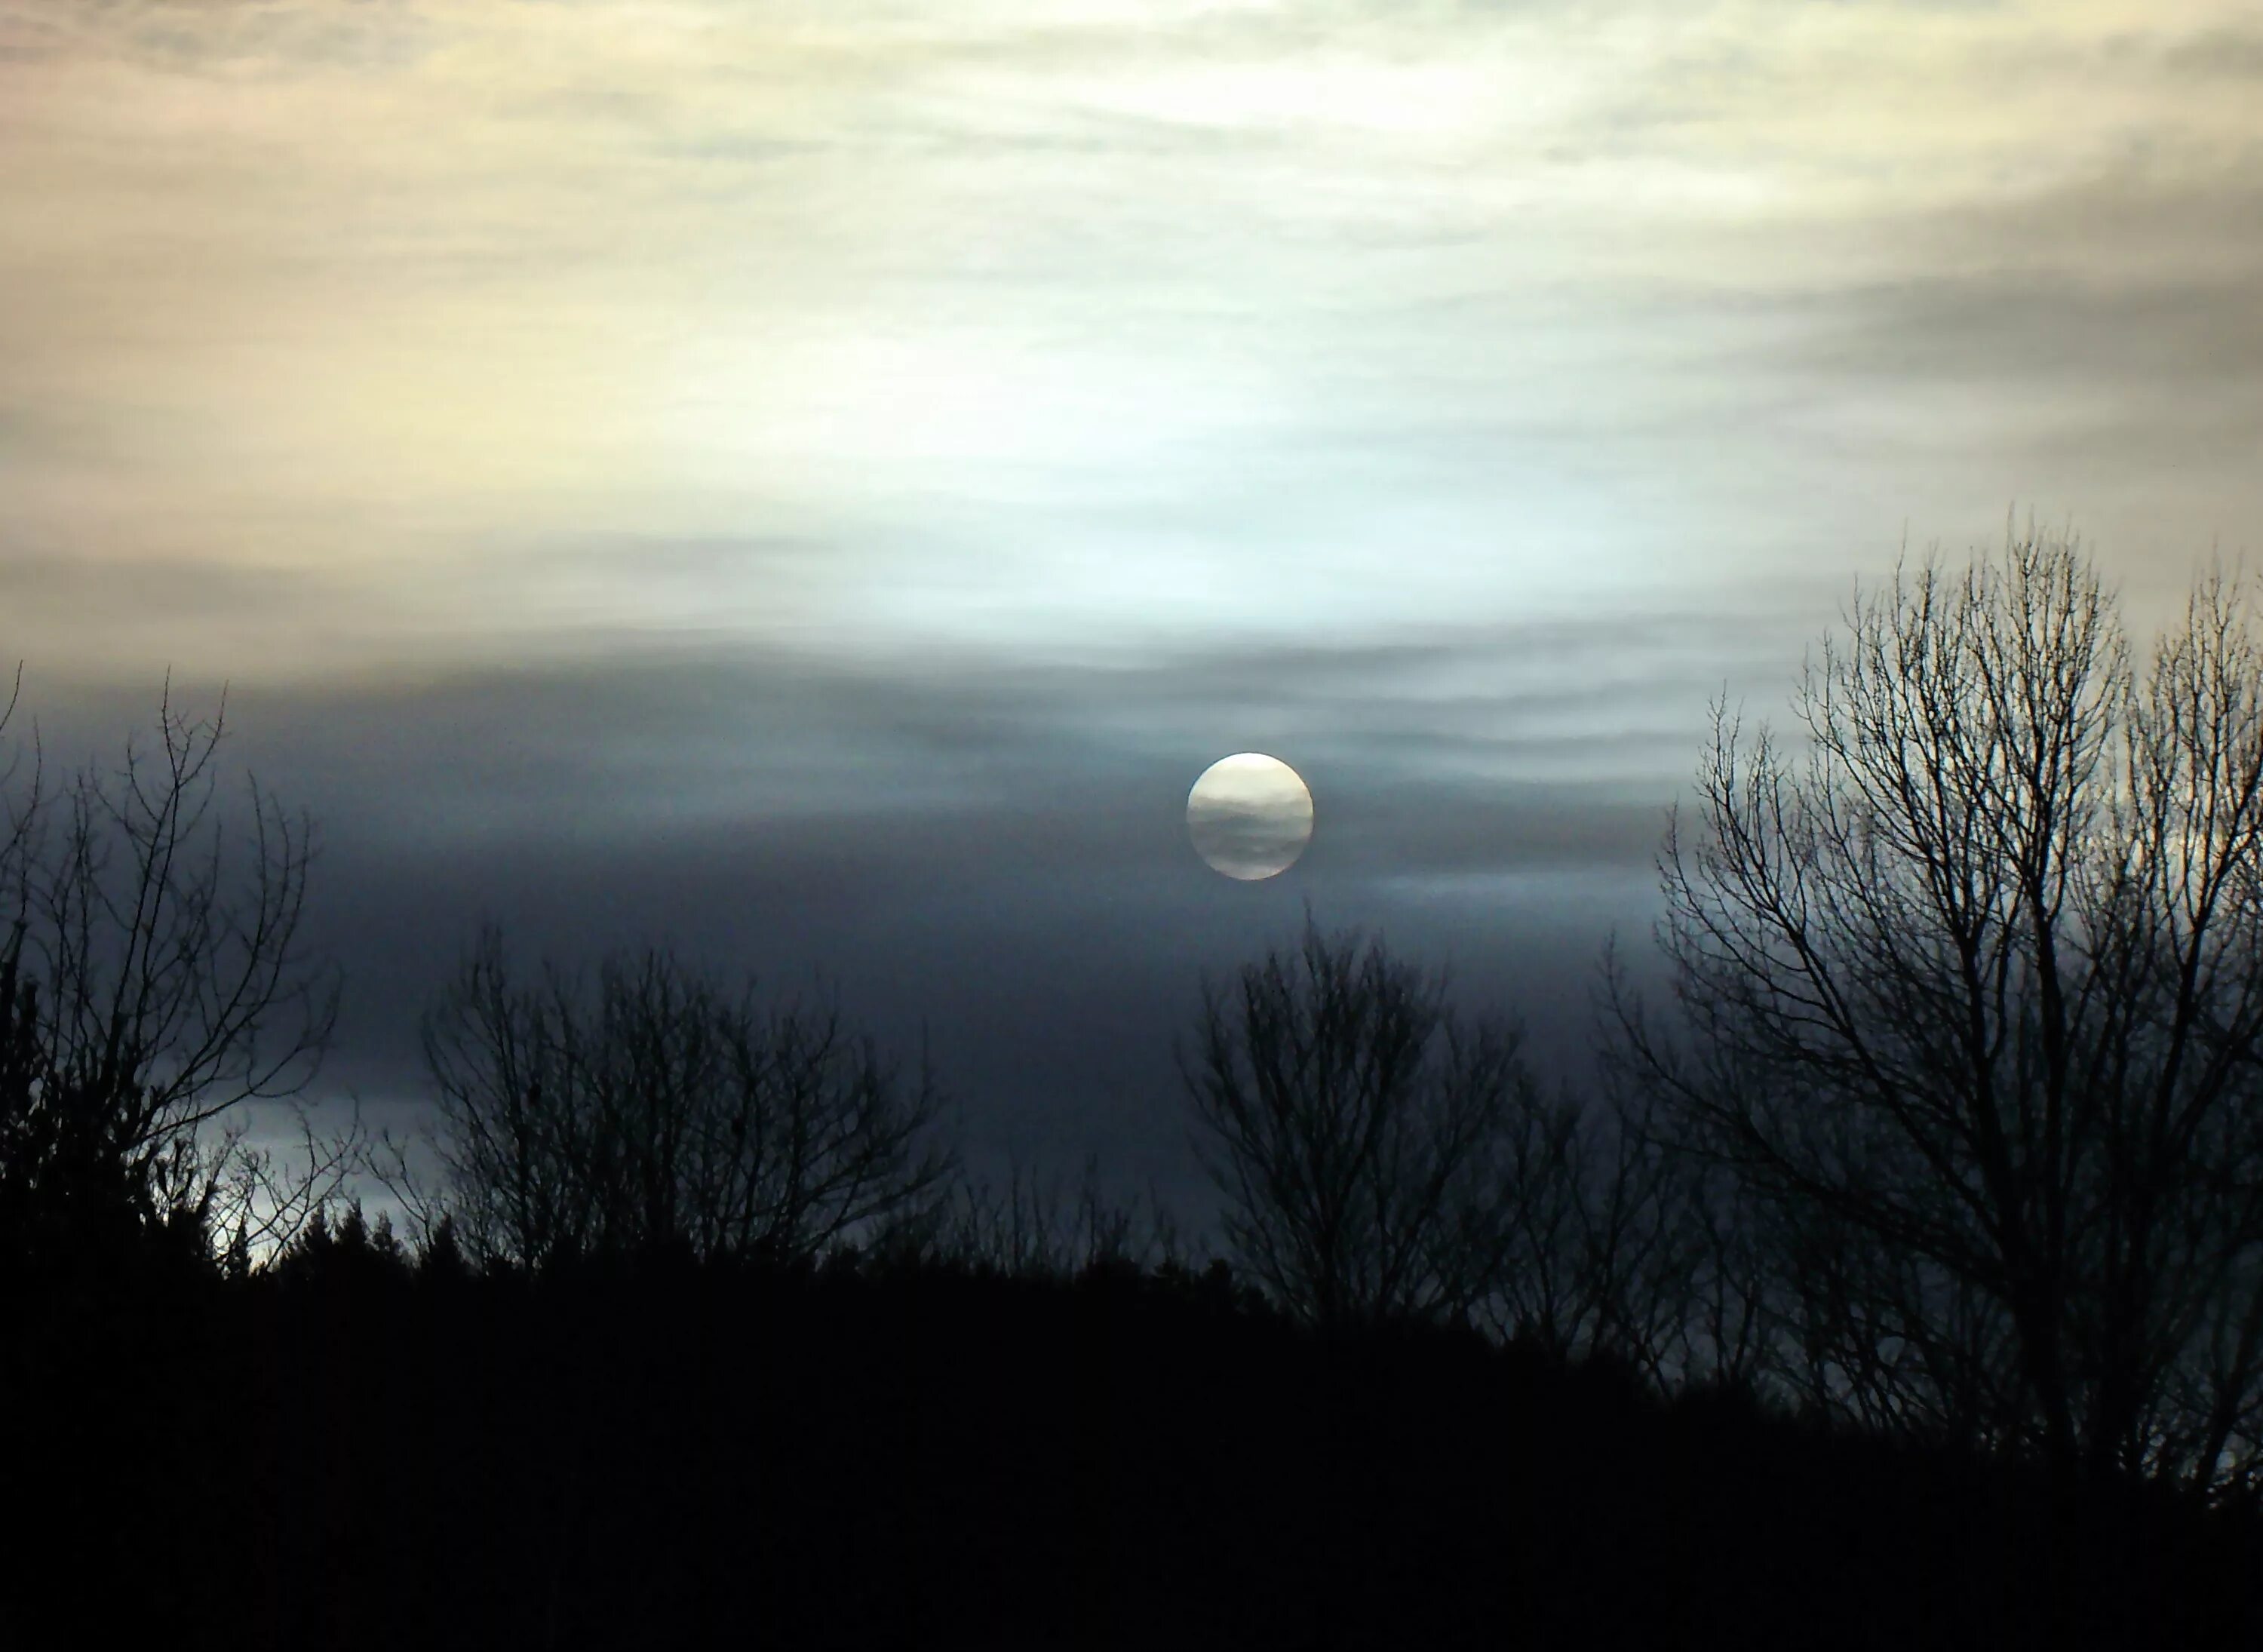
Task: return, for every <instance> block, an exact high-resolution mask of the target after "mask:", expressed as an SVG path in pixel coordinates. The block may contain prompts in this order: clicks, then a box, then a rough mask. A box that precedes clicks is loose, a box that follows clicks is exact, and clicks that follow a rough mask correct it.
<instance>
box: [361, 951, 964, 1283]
mask: <svg viewBox="0 0 2263 1652" xmlns="http://www.w3.org/2000/svg"><path fill="white" fill-rule="evenodd" d="M423 1037H424V1054H425V1061H426V1066H427V1069H428V1071H429V1072H430V1076H431V1080H432V1083H433V1088H434V1091H435V1094H436V1097H437V1101H438V1105H439V1114H440V1123H439V1127H438V1129H437V1133H436V1135H435V1139H434V1141H433V1142H432V1146H433V1148H434V1149H435V1150H436V1152H437V1157H438V1160H439V1163H440V1165H441V1170H442V1178H441V1181H440V1184H439V1185H437V1186H432V1185H427V1184H426V1183H424V1182H421V1181H420V1180H419V1179H418V1178H417V1177H416V1176H414V1175H412V1174H411V1173H410V1171H411V1169H412V1167H411V1166H410V1165H409V1163H408V1153H407V1150H406V1147H405V1144H400V1143H394V1144H392V1154H393V1157H392V1162H391V1166H390V1172H389V1174H388V1176H387V1180H388V1181H389V1182H391V1183H392V1185H394V1191H395V1192H396V1193H398V1194H400V1195H401V1197H402V1199H403V1201H404V1203H405V1204H407V1205H408V1206H409V1209H410V1213H411V1218H412V1221H413V1222H414V1224H415V1226H416V1228H417V1229H418V1230H419V1234H418V1236H419V1237H420V1238H423V1237H429V1235H430V1232H431V1231H432V1230H433V1229H434V1228H436V1227H437V1222H438V1221H439V1220H440V1219H441V1218H442V1217H443V1216H444V1215H446V1216H452V1217H453V1218H454V1222H455V1231H456V1233H457V1235H458V1236H459V1238H460V1239H461V1241H462V1243H464V1244H465V1245H466V1247H467V1248H468V1249H469V1250H471V1251H472V1253H473V1254H474V1257H477V1258H479V1259H481V1260H482V1261H490V1262H492V1261H509V1262H513V1263H519V1264H528V1265H531V1266H536V1267H543V1266H548V1265H552V1264H556V1263H559V1262H561V1261H567V1260H570V1259H573V1258H575V1257H583V1256H589V1255H592V1254H596V1253H602V1252H623V1251H639V1250H655V1249H669V1248H677V1249H683V1250H690V1251H691V1252H693V1253H695V1254H698V1255H701V1256H712V1257H725V1256H729V1257H764V1258H769V1259H771V1260H778V1261H795V1260H803V1259H807V1258H810V1257H815V1256H816V1255H817V1254H819V1253H820V1252H821V1250H824V1249H825V1248H826V1247H827V1246H828V1245H829V1244H831V1243H834V1242H835V1240H836V1239H837V1238H840V1237H841V1236H842V1235H846V1234H848V1233H850V1232H851V1231H853V1230H856V1229H857V1228H860V1227H861V1226H862V1225H864V1224H867V1223H872V1222H878V1221H885V1220H886V1219H889V1218H891V1217H893V1216H896V1215H898V1214H901V1213H903V1212H905V1211H907V1210H908V1209H911V1208H914V1207H915V1206H919V1205H920V1204H921V1203H922V1201H924V1200H928V1199H932V1198H934V1197H936V1195H937V1194H938V1193H939V1192H940V1190H941V1189H942V1187H943V1185H944V1183H945V1181H946V1179H947V1178H948V1177H949V1175H950V1173H951V1168H952V1158H951V1154H950V1153H949V1152H948V1151H947V1150H945V1149H944V1148H941V1147H939V1146H937V1145H936V1143H935V1141H934V1127H935V1125H936V1120H937V1119H938V1117H939V1115H940V1111H941V1105H942V1104H941V1098H940V1095H939V1093H938V1091H937V1090H936V1086H935V1083H934V1081H933V1077H932V1075H931V1074H930V1073H929V1071H928V1070H927V1069H926V1068H925V1065H924V1063H922V1069H921V1070H920V1072H919V1074H918V1076H916V1078H915V1080H913V1081H912V1082H911V1083H908V1084H907V1083H903V1082H902V1081H901V1080H900V1078H899V1076H898V1074H897V1072H896V1070H895V1069H893V1066H892V1065H891V1064H890V1063H889V1062H888V1061H886V1059H885V1058H884V1057H883V1056H882V1054H880V1052H879V1050H878V1047H877V1046H876V1045H875V1044H874V1043H873V1041H872V1040H871V1039H869V1038H867V1037H864V1036H863V1035H860V1034H858V1033H857V1032H853V1031H852V1030H851V1029H850V1026H849V1025H847V1024H846V1022H844V1020H843V1019H842V1016H841V1014H840V1011H839V1010H838V1008H837V1007H836V1006H835V1005H832V1004H817V1005H809V1004H782V1005H777V1006H774V1007H767V1008H766V1007H764V1006H763V1004H762V1003H761V1002H760V1001H759V1000H758V999H757V997H756V993H755V989H754V987H753V985H752V983H748V984H747V985H746V986H744V987H742V988H740V989H735V990H733V989H726V988H724V987H722V986H720V985H719V984H717V983H716V982H714V981H712V980H711V979H709V978H708V977H706V976H705V975H700V974H698V973H697V972H695V971H693V970H691V969H690V968H688V967H686V966H684V965H683V964H682V963H681V962H679V961H678V960H676V959H675V958H674V957H673V956H672V955H670V954H669V953H666V952H664V951H662V950H658V949H651V950H647V951H645V952H643V953H639V954H635V955H633V956H631V955H614V956H611V957H608V958H607V959H605V960H604V961H603V963H602V964H601V965H600V967H599V968H598V971H597V975H596V988H595V991H594V993H592V992H591V991H590V990H589V989H588V986H587V983H586V982H584V981H583V980H582V978H581V977H578V976H576V975H571V974H568V973H567V972H566V971H563V970H561V969H560V968H558V967H555V966H546V967H544V968H543V970H542V971H541V974H540V978H539V981H538V982H534V983H532V984H522V983H521V982H519V981H518V980H517V978H515V976H514V975H513V974H512V970H511V967H510V961H509V960H508V958H507V956H506V953H505V950H504V947H503V943H502V936H501V934H500V932H499V931H496V930H495V929H494V928H492V927H490V928H488V929H487V930H486V931H483V932H482V933H481V936H480V938H479V939H478V941H477V943H476V944H475V945H474V947H473V949H472V951H471V953H469V955H468V956H467V957H466V959H465V960H464V963H463V965H462V967H461V968H460V969H459V971H458V973H457V975H456V977H455V978H454V980H453V981H452V982H451V983H450V984H449V986H448V988H447V989H445V992H444V993H443V994H442V995H441V996H440V998H439V1000H438V1002H437V1004H436V1005H435V1006H434V1008H433V1009H432V1011H430V1013H429V1014H428V1015H427V1016H426V1018H425V1020H424V1032H423Z"/></svg>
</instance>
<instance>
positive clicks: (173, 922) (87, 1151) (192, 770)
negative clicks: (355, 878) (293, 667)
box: [0, 695, 341, 1267]
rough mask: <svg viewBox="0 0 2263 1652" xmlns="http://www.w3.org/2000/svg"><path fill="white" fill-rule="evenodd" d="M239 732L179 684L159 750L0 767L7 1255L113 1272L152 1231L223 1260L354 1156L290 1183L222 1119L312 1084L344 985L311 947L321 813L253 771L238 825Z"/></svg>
mask: <svg viewBox="0 0 2263 1652" xmlns="http://www.w3.org/2000/svg"><path fill="white" fill-rule="evenodd" d="M13 709H14V702H13V700H12V699H11V702H10V706H9V707H8V711H9V712H12V710H13ZM6 721H7V715H6V714H5V713H0V726H4V724H5V722H6ZM221 735H222V725H221V721H220V719H219V718H217V717H215V718H214V719H213V720H212V721H206V722H192V721H189V720H188V719H187V718H185V717H183V716H182V715H180V714H177V712H176V711H175V710H174V709H173V706H172V704H171V700H170V695H169V696H168V697H167V698H166V699H164V700H163V702H161V705H160V714H159V721H158V738H157V741H156V744H155V749H154V750H149V749H145V748H142V747H141V746H138V745H134V744H129V745H128V747H127V751H126V756H125V759H124V762H123V764H121V765H120V766H119V767H118V768H116V769H114V770H105V769H104V768H103V767H101V766H100V765H98V764H92V763H90V764H88V765H87V766H86V767H85V768H83V769H82V770H80V771H78V772H76V773H75V774H73V775H71V776H70V777H69V779H67V780H66V781H65V782H64V784H63V785H62V786H61V787H60V788H58V789H57V790H56V791H54V793H50V792H49V791H48V790H47V788H46V786H44V785H43V784H42V778H43V777H42V774H41V772H40V768H39V766H38V764H36V763H35V764H34V765H33V771H32V773H31V775H30V776H29V779H28V783H27V784H25V785H21V786H18V785H17V784H16V783H15V782H16V780H17V779H18V773H19V768H20V765H19V764H11V767H10V769H9V771H8V772H7V774H6V775H5V776H4V777H0V785H4V786H5V790H6V808H7V820H6V824H5V829H4V835H0V901H4V902H6V905H7V906H8V908H10V911H9V913H8V916H7V917H6V918H5V919H4V920H0V921H4V922H5V924H6V926H7V927H6V932H5V936H4V939H0V1264H4V1263H6V1262H9V1261H13V1262H17V1263H25V1264H30V1265H33V1266H35V1267H38V1266H44V1265H47V1264H61V1263H63V1262H64V1261H65V1260H66V1259H68V1260H69V1262H70V1263H71V1264H72V1265H75V1266H83V1267H99V1266H101V1265H103V1264H104V1261H105V1257H109V1256H110V1255H111V1254H112V1247H113V1246H114V1245H115V1244H119V1243H132V1242H133V1241H134V1235H157V1234H163V1235H168V1236H169V1237H170V1240H171V1241H173V1242H177V1243H178V1244H180V1245H182V1246H184V1247H186V1248H187V1249H188V1250H190V1251H192V1252H197V1253H202V1254H206V1255H208V1254H209V1252H210V1251H211V1250H213V1248H214V1247H215V1245H216V1243H226V1242H230V1241H232V1238H233V1236H234V1235H239V1234H240V1235H245V1236H246V1237H247V1239H249V1237H251V1236H253V1235H257V1234H258V1233H260V1232H262V1231H263V1230H266V1231H271V1230H272V1229H273V1228H275V1226H276V1224H277V1222H278V1221H282V1220H287V1219H288V1218H289V1216H290V1215H291V1214H292V1213H293V1211H294V1210H299V1211H303V1208H304V1205H303V1199H304V1195H305V1194H306V1193H307V1190H308V1189H310V1188H315V1187H318V1186H320V1185H323V1184H324V1182H325V1179H326V1178H327V1177H330V1176H331V1175H332V1174H333V1173H335V1172H336V1170H337V1169H338V1166H339V1164H340V1163H341V1157H340V1155H339V1154H338V1153H337V1152H336V1151H332V1152H330V1153H329V1154H327V1155H325V1154H323V1153H321V1152H319V1151H317V1152H315V1155H314V1156H313V1157H312V1158H311V1159H310V1163H309V1167H308V1170H307V1174H306V1175H304V1176H302V1177H293V1176H289V1175H286V1174H285V1173H284V1171H283V1170H282V1168H281V1166H280V1164H279V1163H278V1161H277V1159H276V1158H275V1157H274V1156H273V1155H272V1154H271V1153H264V1152H249V1151H247V1150H245V1149H244V1148H243V1143H242V1129H241V1127H240V1125H237V1126H235V1127H233V1128H231V1127H229V1126H228V1124H227V1123H224V1122H223V1121H225V1120H228V1119H231V1118H232V1116H233V1115H235V1113H236V1112H238V1110H240V1109H241V1108H242V1105H243V1104H245V1103H248V1102H252V1101H256V1100H278V1099H287V1098H293V1097H295V1096H296V1095H297V1094H298V1093H299V1092H300V1090H302V1089H303V1088H304V1086H305V1085H306V1084H307V1082H308V1081H309V1080H310V1079H311V1078H312V1077H313V1076H314V1074H315V1069H316V1067H317V1066H318V1064H319V1062H320V1060H321V1057H322V1050H323V1047H324V1044H325V1042H326V1040H327V1039H328V1036H329V1029H330V1025H331V1020H332V1017H333V1013H334V1011H335V1008H336V982H335V978H334V976H333V974H332V972H330V971H329V970H327V969H325V968H322V967H319V966H317V965H315V963H313V962H312V961H310V960H308V958H307V955H306V954H305V952H304V950H303V948H302V946H300V938H299V925H300V915H301V912H302V909H303V907H304V902H305V899H306V882H307V865H308V854H309V843H308V838H309V829H308V827H307V822H306V821H305V818H304V817H303V816H302V815H291V814H289V813H287V812H286V811H285V810H284V809H283V808H282V807H281V806H280V805H279V804H278V802H277V801H275V799H274V798H273V796H272V795H271V794H270V793H267V792H266V791H264V790H263V789H262V788H261V787H260V786H258V785H257V782H248V783H247V792H246V799H245V802H246V807H245V808H244V810H243V813H242V816H241V818H240V819H239V820H238V821H236V822H232V823H229V822H224V821H223V818H222V814H221V811H220V810H219V809H218V808H217V807H216V805H217V801H218V790H219V784H218V773H217V771H216V769H215V766H214V759H215V755H216V753H217V751H218V750H219V747H220V744H221ZM216 1124H217V1125H220V1126H221V1128H220V1130H219V1131H218V1133H217V1134H215V1132H214V1130H213V1128H212V1127H213V1126H215V1125H216ZM309 1141H310V1145H311V1137H310V1138H309ZM294 1199H297V1200H298V1201H299V1202H298V1203H297V1204H295V1205H294V1203H293V1200H294Z"/></svg>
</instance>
